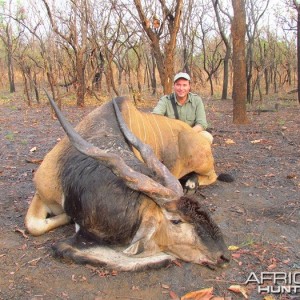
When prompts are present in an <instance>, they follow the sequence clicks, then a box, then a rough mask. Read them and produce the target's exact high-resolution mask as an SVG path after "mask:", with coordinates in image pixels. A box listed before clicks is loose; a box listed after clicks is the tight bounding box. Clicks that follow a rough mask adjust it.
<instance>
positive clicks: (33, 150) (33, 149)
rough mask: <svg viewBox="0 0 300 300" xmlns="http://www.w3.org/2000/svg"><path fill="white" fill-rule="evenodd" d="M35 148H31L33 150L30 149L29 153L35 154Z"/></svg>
mask: <svg viewBox="0 0 300 300" xmlns="http://www.w3.org/2000/svg"><path fill="white" fill-rule="evenodd" d="M36 149H37V148H36V147H33V148H31V149H30V150H29V151H30V152H31V153H32V152H35V151H36Z"/></svg>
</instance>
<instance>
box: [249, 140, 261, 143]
mask: <svg viewBox="0 0 300 300" xmlns="http://www.w3.org/2000/svg"><path fill="white" fill-rule="evenodd" d="M261 141H262V140H253V141H250V143H251V144H258V143H261Z"/></svg>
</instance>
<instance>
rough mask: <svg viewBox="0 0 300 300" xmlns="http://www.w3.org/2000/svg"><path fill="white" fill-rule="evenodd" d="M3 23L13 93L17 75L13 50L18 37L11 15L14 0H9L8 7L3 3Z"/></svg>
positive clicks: (1, 35)
mask: <svg viewBox="0 0 300 300" xmlns="http://www.w3.org/2000/svg"><path fill="white" fill-rule="evenodd" d="M1 10H2V11H3V12H2V13H1V15H2V18H1V24H0V39H1V40H2V42H3V44H4V46H5V50H6V55H7V71H8V80H9V90H10V92H11V93H14V92H15V91H16V87H15V75H14V64H13V52H14V48H15V45H16V43H15V40H17V39H18V36H17V37H15V38H14V37H13V36H14V35H13V32H12V24H11V16H12V1H9V2H8V7H6V5H5V2H2V3H1ZM6 10H8V11H6Z"/></svg>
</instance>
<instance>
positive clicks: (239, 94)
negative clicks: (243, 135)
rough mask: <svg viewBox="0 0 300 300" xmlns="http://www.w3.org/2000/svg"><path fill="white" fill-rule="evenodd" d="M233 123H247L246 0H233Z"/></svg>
mask: <svg viewBox="0 0 300 300" xmlns="http://www.w3.org/2000/svg"><path fill="white" fill-rule="evenodd" d="M232 7H233V13H234V15H233V19H232V23H231V33H232V44H233V56H232V63H233V88H232V98H233V123H235V124H246V123H247V122H248V119H247V113H246V58H245V50H246V42H245V35H246V12H245V1H244V0H232Z"/></svg>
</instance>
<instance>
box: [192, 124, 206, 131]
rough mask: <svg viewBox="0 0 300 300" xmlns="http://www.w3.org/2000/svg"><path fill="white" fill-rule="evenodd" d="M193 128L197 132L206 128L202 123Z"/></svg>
mask: <svg viewBox="0 0 300 300" xmlns="http://www.w3.org/2000/svg"><path fill="white" fill-rule="evenodd" d="M193 130H195V131H196V132H201V131H203V130H204V128H203V127H202V126H201V125H200V124H197V125H195V126H194V127H193Z"/></svg>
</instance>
